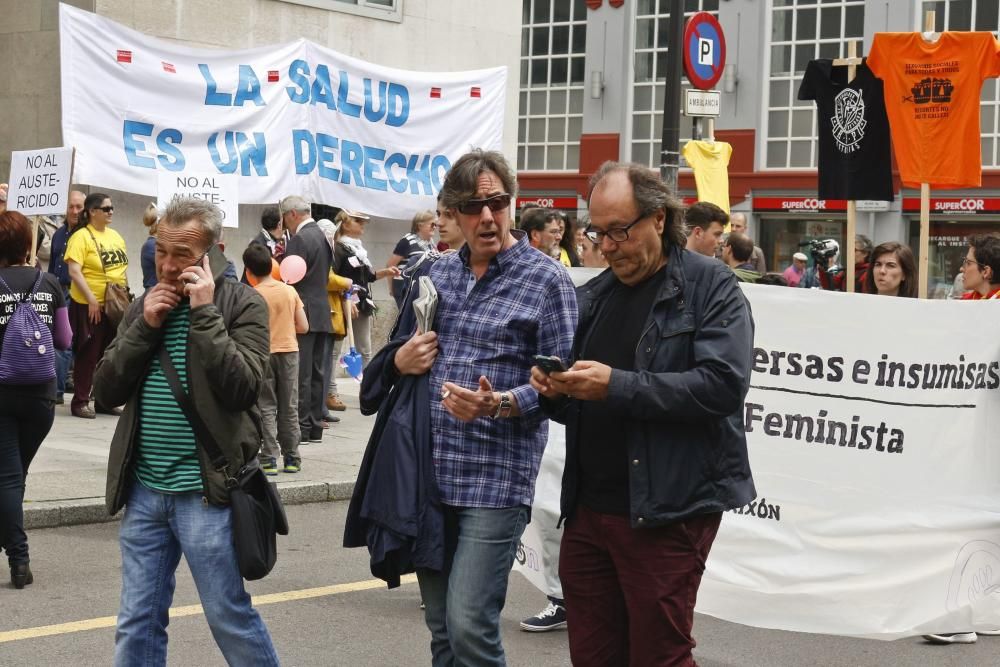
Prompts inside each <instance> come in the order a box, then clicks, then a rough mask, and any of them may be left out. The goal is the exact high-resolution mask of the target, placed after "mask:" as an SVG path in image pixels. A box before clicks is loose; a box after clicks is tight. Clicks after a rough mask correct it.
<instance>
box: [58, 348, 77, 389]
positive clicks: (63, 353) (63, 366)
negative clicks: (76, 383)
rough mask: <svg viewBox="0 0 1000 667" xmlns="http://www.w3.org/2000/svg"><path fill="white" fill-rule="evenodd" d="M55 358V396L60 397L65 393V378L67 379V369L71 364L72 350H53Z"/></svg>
mask: <svg viewBox="0 0 1000 667" xmlns="http://www.w3.org/2000/svg"><path fill="white" fill-rule="evenodd" d="M55 353H56V354H55V356H56V394H57V395H58V396H62V395H63V394H64V393H65V392H66V378H67V377H69V367H70V364H72V363H73V350H55Z"/></svg>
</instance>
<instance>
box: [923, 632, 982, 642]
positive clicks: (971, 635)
mask: <svg viewBox="0 0 1000 667" xmlns="http://www.w3.org/2000/svg"><path fill="white" fill-rule="evenodd" d="M924 639H926V640H927V641H929V642H930V643H931V644H975V643H976V633H975V632H956V633H953V634H947V635H924Z"/></svg>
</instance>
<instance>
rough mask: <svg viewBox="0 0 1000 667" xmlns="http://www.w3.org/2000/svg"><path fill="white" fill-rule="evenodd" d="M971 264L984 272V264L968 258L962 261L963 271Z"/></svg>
mask: <svg viewBox="0 0 1000 667" xmlns="http://www.w3.org/2000/svg"><path fill="white" fill-rule="evenodd" d="M969 264H975V265H976V266H978V267H979V270H980V271H982V270H983V266H984V264H983V263H982V262H977V261H976V260H974V259H969V258H968V257H966V258H965V259H963V260H962V268H963V269H964V268H965V267H966V266H968V265H969Z"/></svg>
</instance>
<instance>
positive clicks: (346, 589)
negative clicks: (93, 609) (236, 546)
mask: <svg viewBox="0 0 1000 667" xmlns="http://www.w3.org/2000/svg"><path fill="white" fill-rule="evenodd" d="M416 581H417V577H416V575H413V574H408V575H406V576H405V577H402V578H401V579H400V582H401V583H403V584H413V583H416ZM384 586H385V582H384V581H380V580H378V579H368V580H365V581H352V582H350V583H346V584H335V585H333V586H320V587H319V588H304V589H302V590H298V591H285V592H284V593H270V594H268V595H257V596H255V597H254V598H253V605H254V606H255V607H263V606H264V605H268V604H278V603H279V602H294V601H296V600H308V599H310V598H321V597H326V596H328V595H339V594H340V593H353V592H356V591H368V590H371V589H373V588H382V587H384ZM201 613H203V612H202V608H201V605H200V604H192V605H187V606H185V607H171V609H170V618H172V619H173V618H183V617H184V616H197V615H198V614H201ZM117 621H118V619H117V617H115V616H102V617H100V618H88V619H86V620H83V621H71V622H69V623H57V624H55V625H40V626H38V627H36V628H25V629H23V630H8V631H6V632H0V644H3V643H6V642H16V641H20V640H22V639H37V638H38V637H51V636H52V635H67V634H71V633H74V632H84V631H86V630H99V629H101V628H113V627H115V624H116V623H117Z"/></svg>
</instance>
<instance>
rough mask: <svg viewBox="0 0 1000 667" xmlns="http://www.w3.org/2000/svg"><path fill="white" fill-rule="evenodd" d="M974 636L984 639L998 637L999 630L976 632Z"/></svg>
mask: <svg viewBox="0 0 1000 667" xmlns="http://www.w3.org/2000/svg"><path fill="white" fill-rule="evenodd" d="M976 634H977V635H983V636H984V637H1000V630H976Z"/></svg>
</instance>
